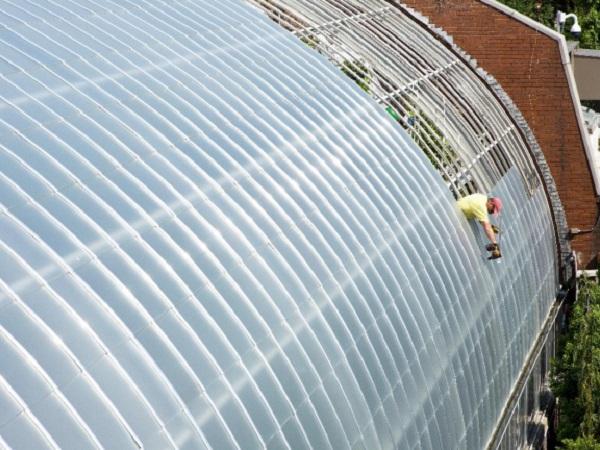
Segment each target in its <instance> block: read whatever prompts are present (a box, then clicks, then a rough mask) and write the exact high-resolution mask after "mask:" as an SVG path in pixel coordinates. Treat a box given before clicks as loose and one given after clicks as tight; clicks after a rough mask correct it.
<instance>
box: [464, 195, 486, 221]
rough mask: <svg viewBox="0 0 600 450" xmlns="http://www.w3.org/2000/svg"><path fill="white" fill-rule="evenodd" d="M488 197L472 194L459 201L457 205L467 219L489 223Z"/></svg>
mask: <svg viewBox="0 0 600 450" xmlns="http://www.w3.org/2000/svg"><path fill="white" fill-rule="evenodd" d="M486 203H487V196H486V195H484V194H471V195H467V196H466V197H463V198H461V199H460V200H458V202H457V204H458V207H459V208H460V209H461V211H462V212H463V213H464V214H465V216H466V218H467V219H476V220H478V221H480V222H489V221H490V219H489V218H488V212H487V206H486Z"/></svg>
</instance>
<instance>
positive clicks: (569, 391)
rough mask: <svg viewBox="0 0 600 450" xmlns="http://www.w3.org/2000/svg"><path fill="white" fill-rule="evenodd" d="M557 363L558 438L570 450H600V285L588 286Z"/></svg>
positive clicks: (562, 343)
mask: <svg viewBox="0 0 600 450" xmlns="http://www.w3.org/2000/svg"><path fill="white" fill-rule="evenodd" d="M560 344H561V345H560V347H561V349H562V351H561V354H560V356H559V357H558V358H557V360H556V361H555V363H554V367H553V381H552V390H553V391H554V393H555V394H556V396H557V397H558V399H559V411H560V421H559V428H558V433H557V438H558V440H559V441H562V444H563V445H564V446H565V448H566V449H571V450H600V396H599V395H598V393H599V392H600V286H598V285H597V284H593V283H589V282H587V283H584V284H583V285H582V286H581V288H580V295H579V299H578V301H577V302H576V303H575V305H574V306H573V310H572V313H571V318H570V326H569V332H568V333H567V334H566V335H565V336H564V338H563V340H562V341H561V343H560Z"/></svg>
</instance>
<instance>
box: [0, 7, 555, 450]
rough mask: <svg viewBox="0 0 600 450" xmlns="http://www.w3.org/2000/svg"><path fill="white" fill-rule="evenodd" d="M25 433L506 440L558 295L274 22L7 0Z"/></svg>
mask: <svg viewBox="0 0 600 450" xmlns="http://www.w3.org/2000/svg"><path fill="white" fill-rule="evenodd" d="M0 4H1V8H0V445H2V446H10V447H14V448H36V449H37V448H40V449H41V448H57V447H60V448H77V449H80V448H95V447H104V448H118V449H126V448H140V447H142V446H143V447H145V448H161V449H164V448H184V447H186V448H195V449H202V448H218V449H229V448H232V449H234V448H244V449H245V448H262V447H271V448H294V449H302V448H319V449H328V448H329V449H336V450H337V449H340V448H351V447H354V448H369V449H375V448H394V447H395V448H481V447H482V445H483V444H484V443H485V442H486V440H487V439H488V437H489V435H490V433H491V430H492V429H493V426H494V424H495V422H496V420H497V418H498V416H499V414H500V411H501V408H502V406H503V405H504V402H505V401H506V398H507V396H508V393H509V391H510V388H511V386H512V384H513V382H514V380H515V379H516V377H517V375H518V373H519V370H520V368H521V365H522V363H523V361H524V359H525V356H526V354H527V351H528V350H529V348H530V346H531V342H532V341H533V339H534V337H535V335H536V333H537V331H538V329H539V327H540V323H541V321H542V320H543V318H544V316H545V311H546V310H547V307H548V302H549V300H550V299H551V298H552V297H553V294H554V290H555V286H556V273H555V264H554V258H555V255H554V250H553V242H552V236H553V233H552V223H551V218H550V213H549V210H548V206H547V203H546V200H545V197H544V195H543V192H542V191H541V189H538V190H536V191H535V192H534V193H533V195H529V192H526V191H527V189H526V188H525V187H524V185H523V183H522V182H521V181H520V174H519V172H518V171H517V170H516V169H514V168H512V169H510V170H509V171H508V172H507V173H506V174H505V175H504V176H503V177H502V179H501V180H499V182H498V183H497V184H496V185H495V186H494V190H495V192H497V193H498V194H500V195H502V197H503V199H504V203H505V205H506V206H505V211H506V212H505V214H504V219H503V227H504V228H505V229H506V237H504V238H503V239H502V246H503V250H504V257H503V258H502V259H501V260H499V261H496V262H494V263H490V262H488V261H487V260H486V259H485V255H482V252H481V247H482V243H483V237H482V235H481V232H480V230H479V229H477V228H476V227H474V226H473V227H471V226H470V225H469V224H468V223H467V221H466V220H465V219H464V217H462V216H461V214H460V213H459V212H458V211H457V209H456V207H455V204H454V198H453V196H452V194H451V192H450V191H449V189H448V187H447V185H446V182H445V181H444V179H443V178H442V177H441V176H440V175H439V174H438V173H437V172H436V171H435V169H434V167H433V166H432V165H431V163H430V162H429V160H428V158H427V157H426V156H425V155H424V154H423V152H422V151H421V150H420V149H419V148H418V147H417V146H416V145H415V144H414V142H413V141H412V140H411V139H410V137H409V136H408V134H407V133H406V132H405V131H404V130H403V129H402V127H400V126H398V124H397V123H396V122H395V121H394V120H392V119H391V118H390V117H389V115H388V114H387V113H386V112H385V110H383V108H381V106H380V105H378V104H377V103H376V102H374V101H373V100H372V99H371V98H370V97H368V96H367V95H365V94H364V93H362V92H361V91H360V89H359V88H358V87H357V86H356V85H355V83H354V82H352V81H351V80H350V79H348V78H347V77H345V76H344V75H343V74H342V73H341V72H340V71H339V70H338V69H336V68H335V67H334V66H333V65H331V64H330V63H329V62H328V61H327V60H326V59H325V58H324V57H323V56H321V55H319V54H318V53H316V52H314V51H313V50H311V49H310V48H309V47H307V46H306V45H304V44H303V43H302V42H300V41H299V40H298V39H297V38H296V37H294V36H293V35H291V34H289V33H288V32H286V31H284V30H282V29H281V28H279V27H278V26H277V25H275V24H273V23H272V22H271V21H270V20H269V19H268V18H267V17H266V16H264V15H263V14H262V12H261V11H259V10H258V9H255V8H253V7H250V6H248V5H247V4H245V3H242V2H239V1H234V0H220V1H218V2H217V1H209V0H202V1H195V2H189V1H175V2H162V1H158V0H156V1H150V0H148V1H141V2H133V1H125V2H122V1H119V2H116V1H115V2H112V1H107V0H103V1H99V0H97V1H85V0H81V1H70V0H51V1H33V0H32V1H28V0H21V1H18V2H17V1H1V3H0Z"/></svg>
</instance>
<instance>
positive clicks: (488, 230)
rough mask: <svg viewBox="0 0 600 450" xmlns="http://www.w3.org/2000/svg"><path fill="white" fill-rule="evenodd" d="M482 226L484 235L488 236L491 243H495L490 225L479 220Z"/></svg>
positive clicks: (494, 236)
mask: <svg viewBox="0 0 600 450" xmlns="http://www.w3.org/2000/svg"><path fill="white" fill-rule="evenodd" d="M480 223H481V226H482V227H483V231H485V235H486V236H487V237H488V239H489V240H490V242H491V243H492V244H495V243H496V235H495V234H494V230H493V229H492V225H491V224H490V223H489V222H488V221H485V222H483V221H482V222H480Z"/></svg>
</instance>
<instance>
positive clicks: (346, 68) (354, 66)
mask: <svg viewBox="0 0 600 450" xmlns="http://www.w3.org/2000/svg"><path fill="white" fill-rule="evenodd" d="M341 69H342V72H344V73H345V74H346V75H347V76H348V77H350V78H351V79H352V80H353V81H354V82H355V83H356V84H358V86H359V87H360V88H361V89H362V90H363V91H365V92H366V93H367V94H368V93H369V84H370V83H371V76H370V74H369V69H367V67H366V66H365V65H364V64H362V63H360V62H358V61H350V60H345V61H344V62H343V63H342V67H341Z"/></svg>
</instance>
